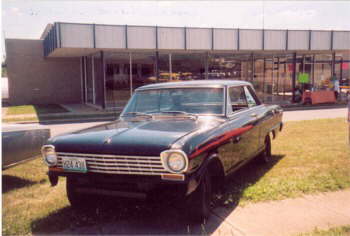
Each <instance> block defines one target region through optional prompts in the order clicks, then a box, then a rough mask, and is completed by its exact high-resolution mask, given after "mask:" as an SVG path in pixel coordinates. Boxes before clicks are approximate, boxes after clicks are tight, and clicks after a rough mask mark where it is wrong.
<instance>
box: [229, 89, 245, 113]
mask: <svg viewBox="0 0 350 236" xmlns="http://www.w3.org/2000/svg"><path fill="white" fill-rule="evenodd" d="M228 91H229V97H230V104H231V107H232V111H233V112H234V111H238V110H241V109H244V108H247V107H248V103H247V99H246V97H245V92H244V90H243V87H231V88H229V90H228Z"/></svg>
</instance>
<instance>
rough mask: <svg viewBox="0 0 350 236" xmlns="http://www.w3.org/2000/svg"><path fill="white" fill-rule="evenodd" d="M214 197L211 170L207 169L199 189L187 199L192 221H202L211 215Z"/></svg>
mask: <svg viewBox="0 0 350 236" xmlns="http://www.w3.org/2000/svg"><path fill="white" fill-rule="evenodd" d="M212 197H213V194H212V180H211V176H210V173H209V171H206V172H205V174H204V176H203V177H202V180H201V183H200V184H199V186H198V187H197V189H196V190H195V191H194V192H193V193H192V194H191V195H190V196H189V197H188V199H187V211H188V216H189V220H190V221H192V222H195V223H201V222H203V221H204V220H205V219H207V218H208V217H209V215H210V209H211V202H212Z"/></svg>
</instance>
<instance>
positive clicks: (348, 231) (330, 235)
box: [298, 225, 350, 236]
mask: <svg viewBox="0 0 350 236" xmlns="http://www.w3.org/2000/svg"><path fill="white" fill-rule="evenodd" d="M298 236H350V225H347V226H341V227H335V228H330V229H328V230H319V229H315V230H314V231H313V232H310V233H303V234H299V235H298Z"/></svg>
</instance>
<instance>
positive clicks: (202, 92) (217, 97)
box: [123, 88, 224, 114]
mask: <svg viewBox="0 0 350 236" xmlns="http://www.w3.org/2000/svg"><path fill="white" fill-rule="evenodd" d="M169 111H182V112H187V113H194V114H223V113H224V90H223V88H164V89H153V90H145V91H139V92H137V93H135V94H134V96H133V97H132V98H131V100H130V101H129V103H128V105H127V106H126V107H125V109H124V111H123V114H124V113H128V112H143V113H160V112H169Z"/></svg>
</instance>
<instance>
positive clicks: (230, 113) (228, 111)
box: [226, 85, 249, 117]
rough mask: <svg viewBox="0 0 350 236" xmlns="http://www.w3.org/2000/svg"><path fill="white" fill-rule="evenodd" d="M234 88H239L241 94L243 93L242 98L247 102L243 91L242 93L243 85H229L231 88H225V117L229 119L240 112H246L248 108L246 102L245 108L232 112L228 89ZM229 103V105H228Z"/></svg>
mask: <svg viewBox="0 0 350 236" xmlns="http://www.w3.org/2000/svg"><path fill="white" fill-rule="evenodd" d="M234 87H240V88H241V89H242V90H243V92H244V98H245V100H246V101H247V98H246V95H245V91H244V85H231V86H227V89H226V94H227V95H226V97H227V104H226V112H227V117H230V116H232V115H234V114H237V113H239V112H242V111H246V110H248V109H249V106H248V102H247V107H245V108H242V109H240V110H237V111H233V110H232V105H231V97H230V88H234ZM229 103H230V104H229Z"/></svg>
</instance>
